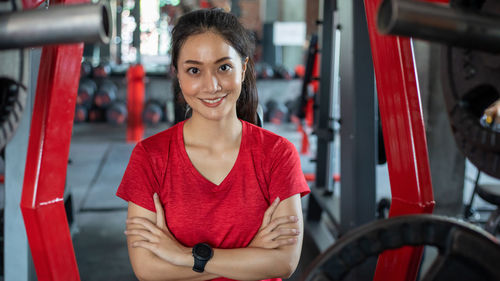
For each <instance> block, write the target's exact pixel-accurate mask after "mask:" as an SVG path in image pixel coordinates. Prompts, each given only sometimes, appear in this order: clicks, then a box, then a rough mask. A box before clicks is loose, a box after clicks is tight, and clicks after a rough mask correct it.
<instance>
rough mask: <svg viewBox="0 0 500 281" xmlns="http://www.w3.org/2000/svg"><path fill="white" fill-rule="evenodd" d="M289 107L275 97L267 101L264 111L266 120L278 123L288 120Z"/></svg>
mask: <svg viewBox="0 0 500 281" xmlns="http://www.w3.org/2000/svg"><path fill="white" fill-rule="evenodd" d="M287 115H288V109H287V107H286V106H285V105H284V104H282V103H279V102H277V101H276V100H274V99H269V100H268V101H267V102H266V111H265V112H264V122H272V123H274V124H276V125H279V124H282V123H285V122H287Z"/></svg>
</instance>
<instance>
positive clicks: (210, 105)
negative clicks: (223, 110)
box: [200, 95, 227, 107]
mask: <svg viewBox="0 0 500 281" xmlns="http://www.w3.org/2000/svg"><path fill="white" fill-rule="evenodd" d="M226 97H227V95H225V96H222V97H218V98H211V99H200V101H201V102H202V103H203V104H204V105H205V106H207V107H217V106H219V105H220V104H221V103H222V102H223V101H224V100H225V99H226ZM218 99H220V100H219V101H218V102H213V103H209V102H206V100H209V101H214V100H218Z"/></svg>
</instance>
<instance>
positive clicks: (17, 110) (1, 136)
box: [0, 77, 26, 150]
mask: <svg viewBox="0 0 500 281" xmlns="http://www.w3.org/2000/svg"><path fill="white" fill-rule="evenodd" d="M25 91H26V89H25V88H24V87H23V86H22V85H21V84H19V83H18V82H16V81H14V80H12V79H10V78H5V77H0V150H1V149H3V148H4V147H5V145H6V144H7V143H8V142H9V140H10V138H11V137H12V136H13V134H14V131H15V130H16V128H17V126H18V124H19V121H20V119H21V116H22V114H23V110H24V106H25V104H26V92H25Z"/></svg>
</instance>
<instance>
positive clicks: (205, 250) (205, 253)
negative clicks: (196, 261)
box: [194, 244, 212, 259]
mask: <svg viewBox="0 0 500 281" xmlns="http://www.w3.org/2000/svg"><path fill="white" fill-rule="evenodd" d="M194 252H195V254H196V255H197V256H199V257H200V258H202V259H209V258H210V257H211V256H212V249H211V248H210V246H208V245H207V244H197V245H196V248H195V251H194Z"/></svg>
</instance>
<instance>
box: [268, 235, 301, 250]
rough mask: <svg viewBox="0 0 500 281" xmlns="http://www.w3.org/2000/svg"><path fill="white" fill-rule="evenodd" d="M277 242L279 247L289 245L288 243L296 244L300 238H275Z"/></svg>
mask: <svg viewBox="0 0 500 281" xmlns="http://www.w3.org/2000/svg"><path fill="white" fill-rule="evenodd" d="M274 241H275V242H276V243H277V245H278V246H277V247H276V248H278V247H282V246H288V245H294V244H296V243H297V241H298V239H297V238H295V237H292V238H286V239H277V240H274Z"/></svg>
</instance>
